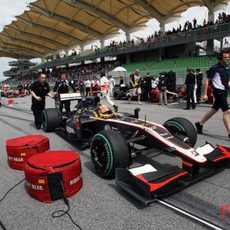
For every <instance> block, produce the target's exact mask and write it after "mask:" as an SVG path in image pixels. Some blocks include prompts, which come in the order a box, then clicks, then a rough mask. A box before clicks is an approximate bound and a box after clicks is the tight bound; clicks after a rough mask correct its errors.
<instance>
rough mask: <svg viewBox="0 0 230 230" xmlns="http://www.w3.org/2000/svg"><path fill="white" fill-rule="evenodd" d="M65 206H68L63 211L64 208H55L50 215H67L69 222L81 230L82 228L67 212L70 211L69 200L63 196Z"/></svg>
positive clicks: (56, 216)
mask: <svg viewBox="0 0 230 230" xmlns="http://www.w3.org/2000/svg"><path fill="white" fill-rule="evenodd" d="M63 200H64V202H65V204H66V206H67V207H68V209H67V210H66V211H65V210H57V211H55V212H53V213H52V217H53V218H59V217H62V216H64V215H68V217H69V218H70V220H71V222H72V223H73V224H74V225H75V226H76V227H77V228H78V229H80V230H82V228H81V227H80V225H78V224H77V223H76V222H75V221H74V220H73V218H72V216H71V215H70V214H69V211H70V205H69V201H68V200H67V199H66V198H65V197H64V198H63Z"/></svg>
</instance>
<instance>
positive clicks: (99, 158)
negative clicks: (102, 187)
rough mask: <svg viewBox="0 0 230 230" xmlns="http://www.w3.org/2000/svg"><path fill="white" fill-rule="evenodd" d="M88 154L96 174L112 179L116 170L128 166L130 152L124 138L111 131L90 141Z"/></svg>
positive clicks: (98, 134)
mask: <svg viewBox="0 0 230 230" xmlns="http://www.w3.org/2000/svg"><path fill="white" fill-rule="evenodd" d="M90 153H91V157H92V161H93V164H94V167H95V170H96V172H97V174H98V175H99V176H101V177H104V178H114V176H115V169H116V168H126V167H128V166H129V161H130V151H129V148H128V145H127V143H126V141H125V139H124V137H123V136H122V135H121V134H120V133H118V132H115V131H113V130H104V131H102V132H100V133H97V134H96V135H95V136H94V137H93V140H92V143H91V147H90Z"/></svg>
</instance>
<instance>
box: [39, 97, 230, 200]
mask: <svg viewBox="0 0 230 230" xmlns="http://www.w3.org/2000/svg"><path fill="white" fill-rule="evenodd" d="M42 121H43V129H44V130H45V131H54V130H56V131H57V132H58V133H61V134H62V135H64V136H65V137H67V138H68V139H70V140H74V141H75V142H76V143H79V142H86V143H87V142H88V143H89V144H90V152H91V157H92V162H93V164H94V166H95V171H96V172H97V174H98V175H100V176H101V177H103V178H113V177H114V176H115V177H116V183H117V184H118V185H119V186H120V187H121V188H122V189H124V190H126V191H127V192H128V193H129V194H131V195H132V196H134V197H135V198H136V199H138V200H139V201H141V202H142V203H144V204H147V203H148V202H151V201H152V200H154V199H155V198H157V197H163V196H168V195H170V194H172V193H173V192H176V191H178V190H180V189H183V188H185V187H187V186H189V185H191V184H193V183H195V182H197V181H199V180H202V179H203V178H205V177H207V176H210V175H212V174H214V173H217V172H218V171H219V170H222V169H224V168H225V166H226V165H228V164H229V163H230V149H229V148H227V147H224V146H217V147H213V146H212V145H211V144H205V145H204V146H201V147H199V148H196V149H194V148H193V147H194V145H195V144H196V140H197V131H196V129H195V127H194V126H193V124H192V123H191V122H190V121H189V120H187V119H185V118H183V117H176V118H172V119H169V120H167V121H166V122H165V123H164V124H163V125H160V124H157V123H154V122H149V121H146V120H141V119H138V109H136V110H135V112H134V114H125V113H116V112H115V111H114V110H112V109H110V108H108V107H107V106H103V105H100V98H99V97H96V96H95V97H86V98H83V99H82V100H80V101H79V103H78V104H77V106H76V108H75V110H74V111H72V112H71V114H69V115H67V116H66V115H65V116H63V115H62V114H61V113H60V112H59V110H58V109H55V108H52V109H45V110H44V111H43V118H42ZM163 155H168V156H170V157H172V156H178V157H180V158H181V162H182V167H179V166H175V165H170V164H163V163H160V162H159V161H156V158H157V156H158V157H159V156H163Z"/></svg>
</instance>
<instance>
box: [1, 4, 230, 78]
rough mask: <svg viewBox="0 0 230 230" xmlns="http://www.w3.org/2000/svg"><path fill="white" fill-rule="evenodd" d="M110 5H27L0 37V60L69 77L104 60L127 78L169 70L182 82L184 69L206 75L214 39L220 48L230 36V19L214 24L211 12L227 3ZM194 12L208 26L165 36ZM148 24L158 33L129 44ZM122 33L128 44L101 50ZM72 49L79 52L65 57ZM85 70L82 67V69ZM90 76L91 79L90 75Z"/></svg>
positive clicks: (176, 30)
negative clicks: (197, 9)
mask: <svg viewBox="0 0 230 230" xmlns="http://www.w3.org/2000/svg"><path fill="white" fill-rule="evenodd" d="M112 2H113V4H108V0H101V1H89V0H79V1H70V0H67V1H60V0H52V1H48V0H37V1H35V2H33V3H30V4H29V8H30V10H27V11H25V12H24V13H23V14H21V15H19V16H17V17H16V19H17V20H16V21H13V22H12V23H11V24H9V25H7V26H5V28H4V30H3V31H2V32H1V33H0V40H1V42H0V48H1V49H0V56H4V57H13V58H17V59H19V58H24V59H27V60H29V59H31V58H35V57H36V58H37V57H40V58H42V63H41V64H39V65H36V66H35V67H32V68H31V71H38V70H39V69H42V70H43V71H47V73H50V70H52V71H54V72H55V70H56V69H59V68H66V69H67V70H68V69H69V70H70V72H71V76H73V75H74V74H75V72H78V73H79V70H78V69H77V68H81V69H82V66H84V65H85V64H86V63H98V60H100V61H99V62H100V65H101V66H106V64H105V65H104V64H103V63H105V62H106V60H109V59H110V60H111V59H112V58H116V59H117V63H119V64H121V65H123V66H124V67H125V68H126V69H127V70H128V72H133V71H134V70H135V69H136V68H138V69H140V70H141V71H142V74H145V73H147V72H150V73H151V74H153V75H157V74H158V73H159V72H161V71H169V70H173V71H175V72H176V73H177V76H179V77H180V76H181V77H183V76H184V75H185V70H186V68H187V67H192V68H200V69H201V70H202V71H203V72H204V71H205V70H207V69H208V68H209V67H210V66H211V65H212V64H213V63H215V62H216V60H215V58H214V57H213V56H211V55H213V53H214V39H217V40H219V41H220V48H221V47H222V46H223V39H224V38H225V37H227V36H229V34H230V15H226V14H225V13H222V14H221V15H220V16H219V17H218V20H215V21H214V11H215V10H217V9H220V8H221V7H222V6H223V5H224V4H225V5H226V4H227V3H228V2H229V1H227V0H221V1H215V0H214V1H213V0H205V1H204V0H198V1H192V0H188V1H186V2H184V1H177V0H174V1H171V0H165V1H161V0H155V1H147V0H130V1H118V0H113V1H112ZM192 6H205V7H207V9H208V10H209V21H207V22H206V23H204V24H203V25H193V24H192V23H193V22H189V23H188V24H187V25H186V26H185V25H184V28H181V27H180V28H179V27H178V28H174V30H172V31H165V23H168V22H173V21H175V18H176V17H178V16H179V15H181V13H182V12H184V11H185V10H186V9H188V8H190V7H192ZM220 6H221V7H220ZM127 15H129V16H128V17H127ZM152 18H155V19H156V20H158V21H159V22H160V31H158V32H155V34H153V35H152V36H150V37H148V38H143V39H141V40H140V41H138V42H134V41H133V40H131V39H130V34H131V33H132V32H134V31H138V30H139V28H143V26H145V25H146V23H147V22H148V21H149V19H152ZM191 20H193V19H191ZM120 30H123V31H124V32H125V35H126V41H124V42H121V43H119V44H116V43H112V44H111V45H110V46H107V47H105V46H104V42H105V39H108V38H112V37H114V36H115V35H117V34H119V31H120ZM96 40H97V41H99V42H100V47H98V48H96V49H86V50H84V46H85V45H86V44H90V42H93V41H96ZM202 41H205V42H206V44H207V45H206V47H202V49H205V52H206V54H207V56H200V48H199V46H198V45H197V42H202ZM75 47H78V49H81V52H80V53H79V52H78V53H76V52H75V53H72V54H70V55H69V51H70V50H73V49H74V50H75ZM63 52H64V53H65V54H64V56H63V57H62V58H61V57H60V55H59V54H60V53H62V54H63ZM61 56H62V55H61ZM70 64H76V65H75V68H71V67H70V66H71V65H70ZM76 66H78V67H76ZM89 67H90V66H89V65H86V68H89ZM111 67H114V66H111ZM100 70H101V69H100ZM102 70H103V69H102ZM106 70H108V71H109V69H106ZM52 71H51V72H52ZM74 71H75V72H74ZM88 72H90V73H92V74H95V72H94V71H88ZM31 75H32V73H31ZM20 77H21V76H20ZM80 77H81V76H80ZM84 77H86V76H85V75H84ZM89 77H91V76H89Z"/></svg>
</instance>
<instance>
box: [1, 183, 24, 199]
mask: <svg viewBox="0 0 230 230" xmlns="http://www.w3.org/2000/svg"><path fill="white" fill-rule="evenodd" d="M24 180H25V179H23V180H21V181H19V182H18V183H17V184H15V185H14V186H13V187H12V188H10V189H9V190H8V191H7V192H6V194H5V195H4V196H3V197H2V198H1V199H0V202H1V201H3V200H4V199H5V197H6V196H7V195H8V194H9V193H10V192H11V191H12V190H13V189H14V188H16V187H17V186H18V185H19V184H21V183H22V182H23V181H24Z"/></svg>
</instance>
